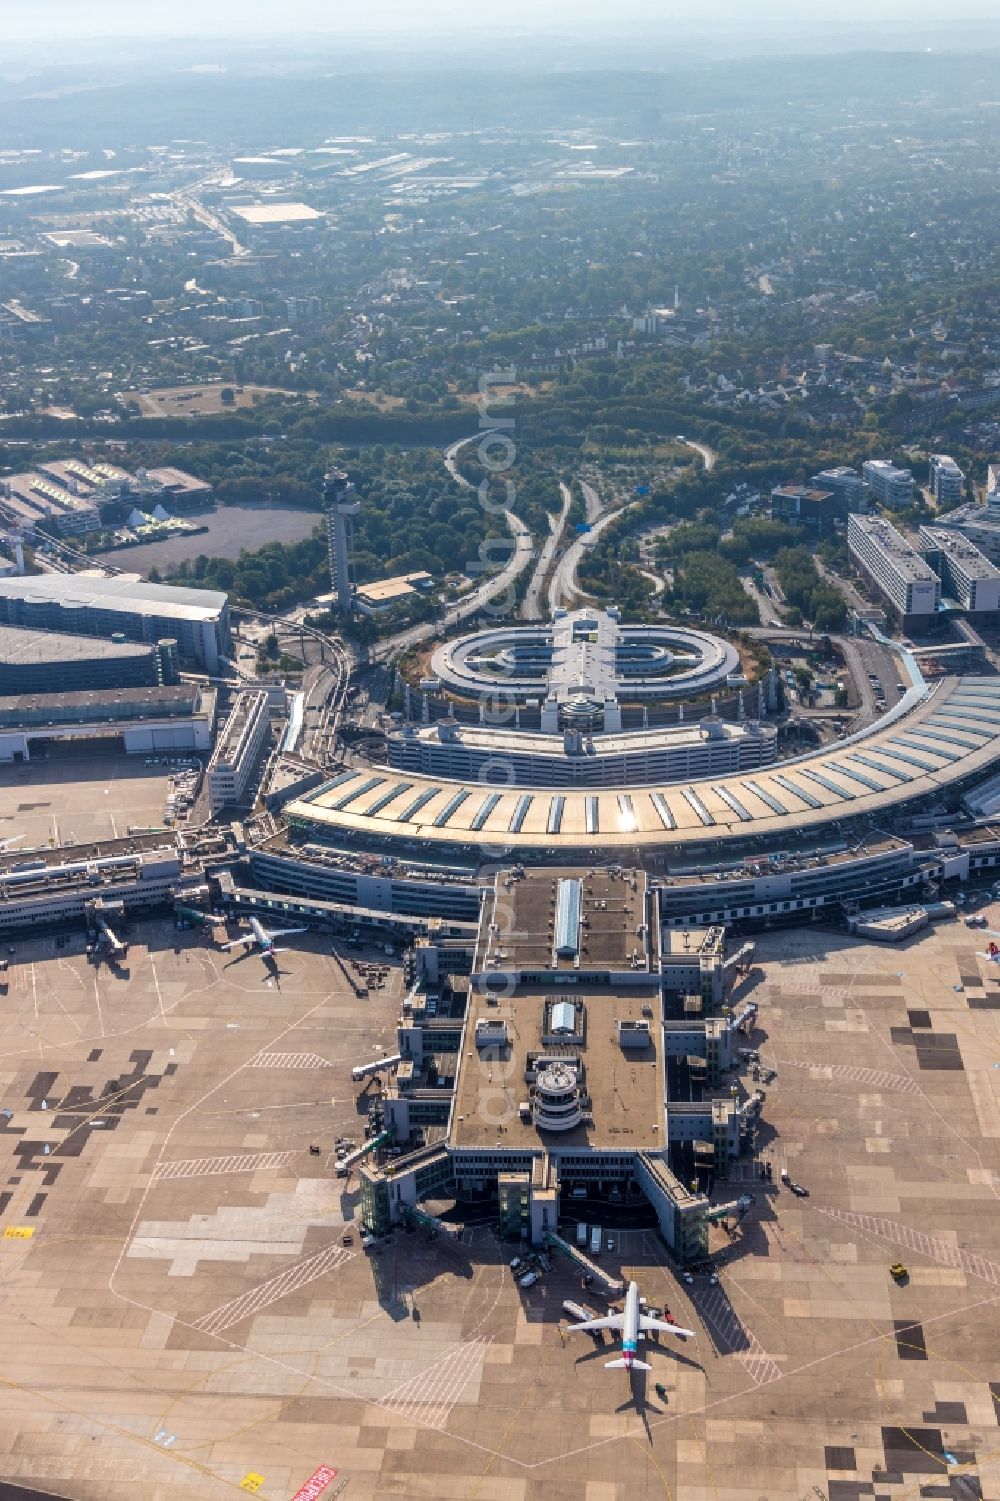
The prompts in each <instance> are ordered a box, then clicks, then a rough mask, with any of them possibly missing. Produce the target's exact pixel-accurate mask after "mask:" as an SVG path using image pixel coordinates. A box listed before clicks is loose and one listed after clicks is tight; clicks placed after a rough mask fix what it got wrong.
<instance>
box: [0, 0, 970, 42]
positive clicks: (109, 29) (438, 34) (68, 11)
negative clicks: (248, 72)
mask: <svg viewBox="0 0 1000 1501" xmlns="http://www.w3.org/2000/svg"><path fill="white" fill-rule="evenodd" d="M831 9H832V11H833V14H829V11H830V10H831ZM997 24H998V17H997V10H996V6H995V4H994V3H992V0H964V3H963V4H962V7H961V10H960V11H959V12H958V13H957V14H956V13H955V12H954V10H953V9H951V8H950V7H948V6H947V5H945V4H944V3H943V0H870V3H868V4H864V3H862V0H841V3H839V4H837V5H836V6H834V7H814V8H812V9H804V8H803V7H802V6H801V5H800V4H795V3H793V0H760V3H759V4H758V5H757V6H756V7H754V9H753V12H752V13H749V12H748V10H747V8H746V7H745V6H741V5H736V4H733V3H731V0H724V3H721V4H719V3H716V4H714V5H713V4H712V3H711V0H709V3H708V4H704V3H702V4H696V3H695V0H674V3H673V4H670V0H667V3H666V4H664V3H662V0H660V3H657V0H623V3H622V4H617V5H616V4H612V3H611V0H535V3H531V0H505V3H504V6H503V8H502V10H501V11H500V12H499V13H498V12H493V11H488V12H487V13H486V15H485V17H481V16H480V15H478V14H476V13H475V12H473V13H471V14H470V12H469V9H468V7H467V6H466V5H465V4H459V3H458V0H428V3H427V4H426V5H424V6H423V7H422V8H421V10H420V14H419V19H418V18H417V17H416V16H415V14H414V9H413V7H412V5H411V4H409V3H403V0H369V3H368V4H367V5H366V6H365V7H364V8H363V9H358V8H355V7H351V9H350V10H349V11H348V12H347V13H346V14H344V13H343V10H342V11H341V14H340V15H339V16H338V14H337V13H336V10H331V8H330V7H329V6H328V5H327V4H324V3H323V0H292V3H291V4H290V5H288V6H287V7H286V8H285V10H284V12H283V13H282V15H281V19H280V22H279V21H276V19H275V10H274V6H273V4H272V3H271V0H216V4H215V5H214V6H212V7H211V11H210V13H209V14H206V8H205V7H204V6H203V5H201V4H198V3H196V0H175V3H174V4H173V5H172V6H171V7H170V8H169V10H166V9H152V8H150V9H148V10H146V11H143V10H141V9H140V8H138V7H136V6H134V5H132V4H130V3H125V0H92V3H91V5H90V6H88V7H87V11H86V24H85V25H81V10H80V6H79V4H78V3H76V0H7V4H6V5H5V7H4V31H5V40H6V42H7V44H8V45H10V44H12V43H17V44H19V45H35V44H39V43H43V44H53V43H54V44H56V45H59V44H71V43H73V42H76V41H83V42H87V41H90V42H93V41H96V40H101V41H106V42H111V43H118V42H136V41H142V40H145V39H150V40H156V41H163V40H164V39H169V40H173V41H175V42H177V43H184V44H187V43H191V42H203V43H205V44H207V45H212V46H215V45H228V46H229V47H236V48H239V47H240V46H244V47H245V46H253V45H255V44H261V45H263V44H267V43H271V42H274V41H279V42H284V43H286V44H287V45H288V46H294V45H295V43H296V42H297V41H299V40H307V39H309V38H317V37H329V38H330V39H336V38H338V37H339V38H340V39H341V40H342V41H343V42H345V43H347V44H350V43H352V42H362V41H363V42H371V41H372V40H373V39H378V40H381V41H384V42H389V43H391V42H392V41H393V40H396V41H400V42H402V41H404V40H406V41H410V40H413V39H421V38H423V39H426V40H428V41H430V40H432V39H436V40H455V41H461V40H462V39H463V38H472V37H475V36H484V35H503V34H504V33H507V34H508V35H510V34H512V33H513V34H520V33H524V34H525V35H526V36H528V37H530V36H538V37H539V38H546V37H553V36H556V35H566V34H568V36H569V37H570V39H571V40H573V41H574V42H577V43H580V44H585V43H586V42H587V41H588V40H596V39H597V38H598V37H604V36H612V37H614V36H618V37H622V38H625V37H627V36H629V35H631V34H634V32H635V31H636V30H637V29H639V28H645V29H647V30H648V31H649V32H650V33H651V34H652V35H655V36H658V37H660V36H664V35H665V36H667V37H669V36H670V35H675V36H676V37H677V39H678V41H683V40H685V39H688V38H693V37H707V36H709V35H711V34H712V33H713V32H715V33H718V28H725V42H727V43H729V42H731V41H732V39H733V38H734V36H735V37H746V38H750V37H753V36H757V37H758V38H760V40H761V42H762V44H763V45H765V46H766V42H767V33H768V32H770V31H771V30H772V29H775V30H777V31H778V32H779V37H776V38H775V40H779V39H780V40H781V41H782V43H783V45H782V47H781V50H782V51H786V50H788V48H787V43H788V42H790V41H792V40H793V38H794V39H798V40H799V41H805V40H806V39H808V38H814V39H815V40H816V41H818V42H821V43H822V44H824V46H827V45H829V44H830V42H831V41H833V40H834V39H835V38H842V39H843V40H844V43H845V45H846V46H849V47H852V48H853V47H856V46H859V45H860V46H863V45H864V39H865V38H866V37H871V36H873V35H879V34H881V33H883V32H887V33H895V32H897V31H898V32H899V33H900V34H901V35H906V34H912V33H914V32H921V33H923V32H925V31H927V30H928V29H930V30H933V31H940V32H942V33H943V34H944V37H945V38H946V37H947V34H948V33H949V32H952V33H953V32H955V31H958V32H962V33H965V32H967V31H968V30H970V29H973V30H974V29H976V28H979V27H985V28H986V29H987V30H990V31H995V30H996V29H997ZM945 44H946V43H945ZM920 45H921V41H920V39H915V40H914V47H919V46H920ZM903 50H907V49H905V48H904V49H903Z"/></svg>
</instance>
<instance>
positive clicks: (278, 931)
mask: <svg viewBox="0 0 1000 1501" xmlns="http://www.w3.org/2000/svg"><path fill="white" fill-rule="evenodd" d="M305 931H306V930H305V928H274V929H273V930H272V931H271V932H270V933H269V934H268V935H267V936H268V937H269V938H287V937H288V936H289V934H291V933H304V932H305Z"/></svg>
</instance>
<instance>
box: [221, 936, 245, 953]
mask: <svg viewBox="0 0 1000 1501" xmlns="http://www.w3.org/2000/svg"><path fill="white" fill-rule="evenodd" d="M252 942H253V939H252V938H251V937H250V935H249V933H248V934H247V936H246V938H234V939H232V941H231V942H230V943H220V944H219V948H220V949H226V950H229V949H241V948H243V946H244V944H247V943H252Z"/></svg>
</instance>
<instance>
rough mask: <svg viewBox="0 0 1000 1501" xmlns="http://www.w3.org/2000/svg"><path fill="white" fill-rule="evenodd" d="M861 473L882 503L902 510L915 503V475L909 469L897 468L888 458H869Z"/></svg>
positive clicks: (893, 508)
mask: <svg viewBox="0 0 1000 1501" xmlns="http://www.w3.org/2000/svg"><path fill="white" fill-rule="evenodd" d="M861 474H862V478H863V479H864V482H865V484H866V485H868V486H869V488H870V490H871V492H872V495H873V496H874V497H875V499H876V500H877V501H878V502H879V504H880V505H883V506H889V507H890V508H891V509H892V510H894V511H901V510H903V509H904V507H906V506H909V505H912V504H913V475H912V473H911V471H910V470H909V469H897V468H896V466H895V464H892V463H890V462H889V460H888V459H867V460H866V461H865V463H864V464H863V466H862V469H861Z"/></svg>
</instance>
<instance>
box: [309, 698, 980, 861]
mask: <svg viewBox="0 0 1000 1501" xmlns="http://www.w3.org/2000/svg"><path fill="white" fill-rule="evenodd" d="M998 737H1000V677H996V678H979V677H976V678H971V677H967V678H946V679H941V680H940V681H939V682H938V683H936V684H935V685H933V686H932V687H930V688H929V689H928V691H927V693H926V694H925V696H924V697H923V698H922V699H920V700H919V701H918V702H917V703H916V705H915V706H914V707H913V708H912V709H911V710H910V712H909V713H904V714H902V715H898V714H897V715H896V716H893V717H891V719H890V720H883V721H882V722H881V723H880V724H876V725H873V726H871V727H870V728H869V729H867V730H865V731H862V732H860V733H859V734H858V735H855V736H853V737H851V738H850V739H847V740H841V741H837V742H836V743H834V744H833V745H830V746H827V747H825V748H824V749H822V750H818V751H813V752H811V753H809V754H808V755H805V756H800V757H797V758H796V759H795V760H790V761H781V762H777V763H775V764H773V765H770V766H768V767H766V768H762V769H760V770H755V771H754V772H752V773H733V774H732V775H729V776H724V777H716V778H709V779H706V780H703V781H696V782H688V783H684V782H679V783H678V782H675V783H672V784H663V785H662V786H656V785H651V786H642V787H635V786H631V787H629V788H627V789H625V788H622V789H621V790H617V789H615V788H613V787H612V788H607V789H601V790H600V791H591V790H589V789H581V790H579V791H577V790H574V789H569V788H561V789H555V788H552V789H546V788H537V787H532V788H522V787H513V786H506V785H505V786H498V785H492V786H491V785H490V784H486V783H482V782H454V781H447V780H446V779H444V778H442V777H436V778H435V777H428V776H422V775H407V774H406V773H405V772H397V771H391V770H390V769H389V768H387V767H374V768H370V769H366V770H364V771H360V770H345V771H342V772H341V773H339V774H338V775H337V776H335V777H334V778H333V779H332V780H331V781H330V782H327V783H326V784H325V785H324V786H322V787H319V788H317V789H316V790H315V791H314V792H312V793H310V794H308V795H307V796H306V797H303V798H298V799H296V800H295V801H293V802H290V803H289V804H288V805H287V808H286V812H287V813H288V815H289V817H290V818H291V819H293V820H296V821H301V822H304V823H307V824H311V825H313V826H315V827H317V828H323V829H325V830H326V831H327V832H328V836H329V837H330V838H332V839H334V840H341V839H342V840H343V842H344V843H346V844H351V843H357V842H359V841H362V840H363V841H364V842H366V843H370V842H371V841H373V840H374V841H376V842H379V841H382V842H385V843H388V844H393V843H408V842H412V843H416V844H420V845H423V846H428V845H430V846H433V845H450V846H452V847H454V846H456V845H459V846H461V847H463V848H464V849H467V850H468V849H472V848H475V847H476V846H479V847H481V849H482V851H483V855H484V857H485V856H492V855H493V854H494V852H496V851H497V850H498V849H501V850H504V851H507V850H509V851H511V852H512V853H513V854H515V855H516V854H517V853H518V852H523V853H524V854H525V855H528V854H529V852H532V851H540V852H544V853H546V854H547V855H549V856H555V857H556V858H558V857H559V856H560V855H561V854H565V853H566V852H568V851H571V850H579V849H580V848H584V849H588V850H590V849H596V850H601V849H604V850H606V851H612V850H616V851H617V850H620V849H621V848H622V847H623V846H626V845H627V846H629V847H631V848H649V849H655V848H662V847H664V846H667V847H669V846H671V845H680V846H683V847H685V848H688V849H689V848H690V847H691V846H692V845H695V844H698V843H701V842H709V841H718V840H724V839H728V838H744V839H745V838H747V837H752V836H755V835H758V836H761V837H767V836H771V835H782V834H793V833H795V834H799V835H801V833H802V832H803V830H804V829H805V828H807V827H809V826H810V825H817V826H818V825H821V824H823V823H829V822H834V821H837V820H839V819H845V818H856V817H859V816H866V815H870V814H875V815H878V814H880V813H883V812H888V811H889V810H892V811H893V812H895V811H898V809H899V807H900V806H901V805H902V804H904V803H909V802H915V801H917V800H919V799H921V798H925V797H931V796H934V795H935V794H936V793H938V794H939V793H942V792H944V791H945V790H946V789H947V788H948V787H949V786H952V785H954V784H957V783H962V782H965V781H967V780H974V778H975V777H976V775H977V774H979V775H986V774H987V773H988V772H989V771H990V770H992V769H993V767H994V766H995V758H996V742H997V738H998ZM498 760H499V761H501V762H502V754H501V755H500V756H498Z"/></svg>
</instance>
